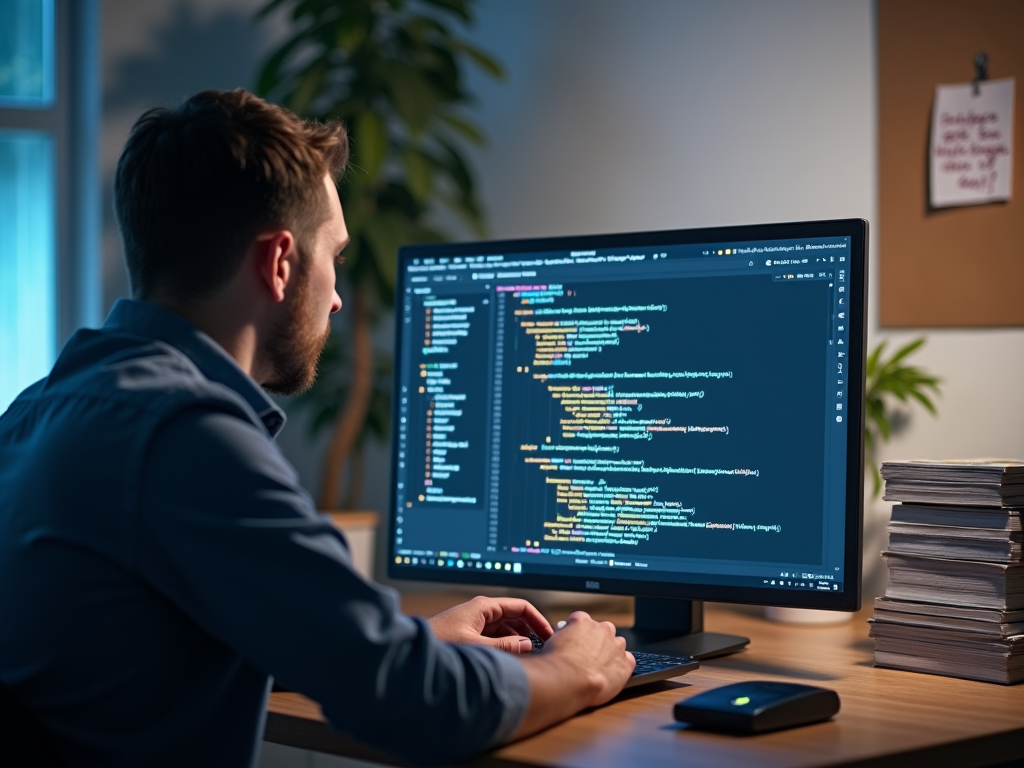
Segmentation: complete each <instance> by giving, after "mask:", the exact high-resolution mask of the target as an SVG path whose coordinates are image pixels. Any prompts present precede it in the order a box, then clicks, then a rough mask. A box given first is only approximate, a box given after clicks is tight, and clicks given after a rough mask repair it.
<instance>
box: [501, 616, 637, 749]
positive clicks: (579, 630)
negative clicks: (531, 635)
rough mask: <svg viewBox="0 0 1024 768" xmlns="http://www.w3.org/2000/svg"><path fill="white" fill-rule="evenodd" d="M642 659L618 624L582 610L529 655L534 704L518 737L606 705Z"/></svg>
mask: <svg viewBox="0 0 1024 768" xmlns="http://www.w3.org/2000/svg"><path fill="white" fill-rule="evenodd" d="M635 666H636V659H634V658H633V654H631V653H630V652H629V651H627V650H626V641H625V639H623V638H621V637H616V635H615V626H614V625H613V624H612V623H611V622H608V621H601V622H598V621H594V620H593V619H592V618H590V615H589V614H586V613H584V612H583V611H577V612H576V613H574V614H572V615H571V616H570V617H569V620H568V621H566V623H565V626H564V627H563V628H562V629H560V630H559V631H558V632H556V633H555V634H554V636H553V637H552V638H551V639H550V640H548V641H547V642H546V643H545V644H544V649H543V650H542V651H541V652H540V653H535V654H532V655H530V656H527V657H524V658H523V669H525V670H526V676H527V677H528V678H529V680H530V706H529V708H528V709H527V711H526V717H525V718H524V719H523V722H522V724H521V725H520V726H519V730H518V731H517V732H516V734H515V737H514V738H522V737H523V736H528V735H529V734H531V733H535V732H537V731H539V730H541V729H542V728H547V727H548V726H549V725H553V724H554V723H557V722H559V721H560V720H564V719H565V718H567V717H571V716H572V715H574V714H576V713H577V712H579V711H580V710H581V709H585V708H586V707H596V706H599V705H601V704H604V703H605V702H607V701H608V700H610V699H611V698H612V697H613V696H615V695H616V694H617V693H618V692H619V691H621V690H622V687H623V686H624V685H625V684H626V681H627V680H628V679H629V676H630V675H631V674H633V668H634V667H635Z"/></svg>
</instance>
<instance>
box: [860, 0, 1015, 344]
mask: <svg viewBox="0 0 1024 768" xmlns="http://www.w3.org/2000/svg"><path fill="white" fill-rule="evenodd" d="M979 51H984V52H985V53H986V54H988V60H989V67H988V75H989V77H990V78H991V79H996V78H1002V77H1010V76H1012V77H1015V78H1016V100H1015V104H1014V118H1013V119H1014V128H1013V130H1014V137H1013V153H1014V158H1013V191H1012V198H1011V200H1010V201H1009V202H1006V203H989V204H985V205H972V206H965V207H962V208H942V209H935V210H931V209H929V206H928V138H929V130H930V124H931V110H932V101H933V99H934V95H935V86H936V85H939V84H943V83H964V82H970V81H971V80H972V79H973V78H974V56H975V54H977V53H978V52H979ZM1022 103H1024V2H1022V1H1021V0H972V2H970V3H965V2H963V0H879V2H878V124H879V137H878V162H879V174H878V178H879V220H878V238H879V239H878V243H879V246H878V247H879V274H880V282H879V294H880V295H879V298H880V313H879V314H880V320H881V324H882V326H883V327H889V328H906V327H996V326H1024V296H1022V288H1024V162H1022V158H1024V110H1022V108H1021V105H1022Z"/></svg>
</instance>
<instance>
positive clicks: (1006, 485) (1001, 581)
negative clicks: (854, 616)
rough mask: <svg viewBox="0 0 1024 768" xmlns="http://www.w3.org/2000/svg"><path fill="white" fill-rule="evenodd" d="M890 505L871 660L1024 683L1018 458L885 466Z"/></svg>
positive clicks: (1022, 494) (1023, 485) (1023, 475)
mask: <svg viewBox="0 0 1024 768" xmlns="http://www.w3.org/2000/svg"><path fill="white" fill-rule="evenodd" d="M882 478H883V479H884V480H885V499H886V500H887V501H898V502H902V503H900V504H896V505H894V506H893V510H892V521H891V522H890V524H889V549H888V551H887V552H884V553H883V557H884V558H885V561H886V565H887V566H888V568H889V587H888V589H887V590H886V593H885V597H880V598H877V599H876V600H875V616H874V618H873V619H872V620H871V636H872V637H873V638H875V664H876V665H878V666H883V667H894V668H898V669H907V670H912V671H915V672H930V673H933V674H939V675H950V676H952V677H964V678H969V679H972V680H985V681H988V682H994V683H1018V682H1021V681H1024V559H1022V554H1021V549H1022V543H1024V529H1022V526H1021V512H1022V511H1024V462H1021V461H1005V460H988V459H980V460H975V461H944V462H933V461H899V462H886V463H885V464H883V465H882Z"/></svg>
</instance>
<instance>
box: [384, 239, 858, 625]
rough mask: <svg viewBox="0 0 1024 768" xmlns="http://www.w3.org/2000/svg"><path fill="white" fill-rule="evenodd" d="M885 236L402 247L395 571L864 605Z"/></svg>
mask: <svg viewBox="0 0 1024 768" xmlns="http://www.w3.org/2000/svg"><path fill="white" fill-rule="evenodd" d="M866 237H867V224H866V222H864V221H862V220H844V221H827V222H805V223H794V224H773V225H764V226H745V227H729V228H717V229H694V230H680V231H667V232H647V233H632V234H622V235H596V236H580V237H560V238H551V239H543V240H539V239H538V240H519V241H503V242H488V243H463V244H453V245H428V246H410V247H405V248H403V249H402V250H401V252H400V255H399V260H398V279H397V291H398V293H397V297H398V298H397V301H396V304H397V334H396V335H397V342H396V352H395V354H396V357H395V382H396V386H395V391H394V414H395V416H394V425H393V442H392V446H393V456H392V461H393V464H392V486H393V488H392V498H393V501H392V509H391V520H390V523H391V525H390V541H389V575H390V576H391V577H393V578H399V579H414V580H429V581H440V582H464V583H474V584H495V585H502V586H508V587H522V588H542V589H544V588H546V589H558V590H577V591H582V592H588V591H589V592H606V593H615V594H629V595H648V596H653V597H678V598H686V599H695V600H696V599H709V600H719V601H731V602H744V603H757V604H766V605H788V606H805V607H823V608H833V609H844V610H854V609H856V608H857V607H858V606H859V600H860V589H859V582H860V546H861V534H860V530H861V508H862V501H863V499H862V496H863V441H862V433H863V419H862V409H863V377H864V322H865V311H864V310H865V291H866V288H865V285H866V281H865V251H866Z"/></svg>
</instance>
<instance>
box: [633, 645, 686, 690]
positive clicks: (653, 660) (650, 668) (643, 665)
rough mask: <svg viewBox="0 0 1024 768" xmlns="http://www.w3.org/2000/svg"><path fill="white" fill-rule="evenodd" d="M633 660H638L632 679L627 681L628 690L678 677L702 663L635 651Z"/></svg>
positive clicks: (678, 657) (679, 657) (683, 658)
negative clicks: (636, 686)
mask: <svg viewBox="0 0 1024 768" xmlns="http://www.w3.org/2000/svg"><path fill="white" fill-rule="evenodd" d="M633 658H635V659H636V669H634V670H633V675H632V677H630V678H629V680H627V681H626V685H625V687H626V688H632V687H633V686H635V685H646V684H647V683H656V682H657V681H659V680H667V679H668V678H670V677H678V676H679V675H685V674H686V673H687V672H692V671H693V670H695V669H697V668H699V667H700V662H699V661H696V660H695V659H690V658H685V657H682V656H663V655H662V654H660V653H643V652H641V651H633Z"/></svg>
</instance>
